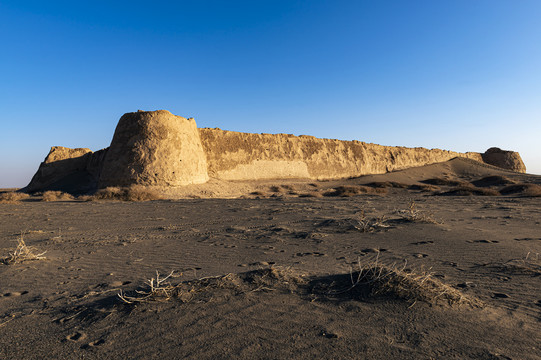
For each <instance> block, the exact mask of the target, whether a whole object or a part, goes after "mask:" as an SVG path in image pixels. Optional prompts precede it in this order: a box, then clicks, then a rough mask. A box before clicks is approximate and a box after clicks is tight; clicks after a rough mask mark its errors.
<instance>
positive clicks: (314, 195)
mask: <svg viewBox="0 0 541 360" xmlns="http://www.w3.org/2000/svg"><path fill="white" fill-rule="evenodd" d="M299 197H305V198H306V197H311V198H320V197H323V194H322V193H320V192H317V191H314V192H309V193H302V194H299Z"/></svg>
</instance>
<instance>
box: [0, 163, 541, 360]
mask: <svg viewBox="0 0 541 360" xmlns="http://www.w3.org/2000/svg"><path fill="white" fill-rule="evenodd" d="M491 174H496V175H498V174H501V173H500V172H498V171H496V170H494V169H492V168H490V167H479V166H477V165H475V164H470V163H468V162H462V163H460V164H456V163H455V164H454V165H453V163H451V164H449V163H446V164H442V165H439V167H437V166H432V167H424V168H419V169H412V170H411V171H409V172H408V171H406V172H400V173H392V174H387V175H377V176H373V177H365V178H361V179H350V180H344V181H342V182H317V183H316V184H315V185H310V184H309V183H308V182H306V183H303V182H300V181H299V182H294V181H293V182H284V184H286V187H287V186H289V188H288V189H289V190H288V191H282V192H279V191H271V190H268V191H266V192H265V193H264V192H261V191H260V192H259V193H258V194H256V195H249V194H247V197H248V198H244V199H181V200H158V201H149V202H117V201H99V202H78V201H59V202H39V201H33V200H32V199H30V200H27V201H22V202H16V203H14V204H0V225H1V227H0V252H1V254H3V255H7V254H8V252H9V251H10V250H11V249H13V248H14V246H15V245H16V244H17V239H19V238H20V236H21V232H23V233H24V235H23V236H24V240H25V241H26V243H27V244H28V245H30V246H33V247H35V248H36V249H37V250H39V251H47V252H46V254H45V256H46V258H47V259H46V260H38V261H28V262H24V263H21V264H13V265H2V264H0V358H1V359H45V358H48V359H83V358H84V359H109V358H113V357H114V358H120V359H125V358H134V359H152V358H160V359H180V358H192V359H227V358H240V359H363V358H365V359H540V358H541V346H540V344H541V255H540V254H541V197H520V196H434V195H432V192H427V191H419V190H412V189H406V188H396V187H395V188H393V187H390V188H387V189H386V193H381V194H360V195H358V196H351V197H327V196H323V197H299V195H303V194H305V195H306V191H308V190H307V189H311V188H313V189H317V191H316V190H313V191H316V192H320V193H324V192H326V191H329V190H328V189H329V188H333V187H336V186H338V184H342V185H347V186H356V185H358V184H361V183H365V184H366V183H368V182H372V181H398V182H401V183H405V184H406V183H407V184H421V183H419V180H423V179H429V178H434V177H440V178H446V179H455V180H460V181H472V180H475V179H478V178H481V177H483V176H487V175H491ZM505 175H506V176H508V177H509V178H512V179H514V181H517V182H518V181H521V182H524V181H527V182H530V183H539V181H540V177H537V176H531V175H523V174H522V175H519V174H510V173H508V172H505ZM253 186H255V187H257V188H260V189H263V188H265V187H266V188H268V184H265V185H261V184H257V185H253ZM275 186H280V183H278V182H275ZM448 188H450V187H446V186H441V190H448ZM284 189H285V188H284ZM274 190H276V189H274ZM290 193H291V194H290ZM273 194H274V197H271V195H273ZM314 196H316V195H314ZM318 196H319V195H318ZM411 201H413V202H414V203H415V206H416V209H417V210H418V211H419V212H420V213H421V214H424V215H426V216H427V217H429V218H430V219H433V220H435V221H434V222H423V221H406V220H404V219H403V217H402V216H400V214H399V213H397V210H406V209H408V208H409V206H410V204H411ZM362 213H364V215H365V217H366V218H377V217H380V218H381V217H382V216H385V218H384V224H385V227H380V228H375V229H373V230H374V231H371V232H361V231H359V230H358V229H355V227H354V225H358V222H356V221H357V219H359V217H360V216H361V214H362ZM376 259H377V261H378V262H380V263H383V264H389V265H391V264H397V266H400V267H401V268H404V269H411V270H412V271H416V272H421V271H429V272H430V273H431V274H432V275H433V277H434V278H437V279H439V280H441V281H442V282H443V283H444V284H447V285H449V286H450V287H452V288H453V289H457V290H459V291H461V292H462V293H464V294H465V295H466V296H469V297H471V298H473V299H478V300H479V301H480V302H482V303H483V304H484V305H483V306H481V307H470V306H468V305H454V306H449V305H447V304H445V303H443V304H441V303H440V304H429V303H426V302H423V301H416V302H415V301H410V300H408V299H398V298H396V297H393V296H367V297H361V298H357V297H355V296H352V295H351V294H349V293H347V292H344V293H343V294H339V295H337V296H325V294H323V293H321V292H320V293H318V292H315V291H310V289H307V288H303V287H297V286H293V285H294V284H293V283H288V284H286V285H287V286H283V285H284V284H283V282H284V279H278V284H277V285H276V286H270V285H269V286H266V287H260V288H253V287H252V288H250V287H249V286H248V287H243V286H240V287H239V289H241V290H239V289H232V288H218V289H214V288H212V287H208V288H201V289H200V290H201V292H200V295H198V296H195V297H193V298H190V299H189V301H182V299H176V298H173V299H169V300H167V301H150V302H144V303H137V304H126V303H124V302H122V301H121V300H120V298H119V297H118V296H117V294H118V293H119V292H120V290H122V291H124V292H126V293H127V294H131V295H135V293H134V290H135V289H138V288H140V287H141V286H142V285H143V284H144V283H145V281H146V280H148V279H150V278H152V277H153V276H155V273H156V271H159V272H160V273H162V274H168V273H170V272H171V271H174V274H173V276H172V277H171V278H170V279H169V280H170V282H171V283H172V284H178V283H180V282H181V281H187V280H193V279H200V278H203V277H210V276H220V275H224V274H228V273H234V274H237V273H243V272H248V271H251V270H256V269H266V268H269V267H274V268H277V269H285V270H287V272H288V273H290V274H293V276H294V277H296V278H299V279H308V280H309V281H310V282H311V283H312V284H317V283H328V282H329V281H330V280H332V279H334V278H336V276H337V275H339V274H348V273H349V272H350V270H351V268H352V267H353V268H355V267H356V266H357V264H358V263H359V262H361V264H369V263H373V262H374V261H376ZM241 279H242V278H241ZM280 281H281V282H282V284H280ZM184 300H186V299H184Z"/></svg>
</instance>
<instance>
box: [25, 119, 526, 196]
mask: <svg viewBox="0 0 541 360" xmlns="http://www.w3.org/2000/svg"><path fill="white" fill-rule="evenodd" d="M457 156H458V157H465V158H469V159H473V160H476V161H479V162H485V163H488V164H491V165H495V166H498V167H500V168H504V169H508V170H512V171H518V172H525V171H526V168H525V166H524V164H523V162H522V160H521V158H520V155H519V154H518V153H516V152H512V151H504V150H500V149H498V148H491V149H489V150H488V151H487V152H485V153H483V154H481V153H475V152H467V153H457V152H453V151H447V150H440V149H430V150H429V149H424V148H406V147H394V146H382V145H376V144H367V143H364V142H360V141H341V140H331V139H318V138H315V137H313V136H304V135H301V136H294V135H289V134H275V135H272V134H249V133H240V132H233V131H223V130H220V129H198V128H197V126H196V124H195V121H194V120H193V119H192V118H189V119H186V118H183V117H181V116H175V115H173V114H171V113H170V112H169V111H166V110H158V111H138V112H133V113H127V114H124V115H123V116H122V117H121V118H120V121H119V122H118V125H117V127H116V130H115V134H114V137H113V140H112V141H111V146H110V147H109V148H106V149H103V150H99V151H96V152H92V151H90V150H89V149H85V148H78V149H69V148H65V147H60V146H55V147H52V148H51V151H50V152H49V154H48V155H47V157H46V158H45V161H44V162H43V163H41V165H40V167H39V169H38V171H37V172H36V174H35V175H34V177H33V178H32V181H31V182H30V184H29V185H28V186H27V187H26V188H25V189H24V190H25V191H28V192H36V191H44V190H63V191H71V192H91V191H94V190H96V189H98V188H105V187H109V186H129V185H134V184H138V185H146V186H183V185H189V184H201V183H205V182H207V181H208V180H209V179H210V178H216V179H221V180H259V179H286V178H307V179H314V180H323V179H339V178H348V177H356V176H361V175H367V174H381V173H385V172H389V171H394V170H401V169H405V168H408V167H414V166H422V165H427V164H432V163H436V162H443V161H447V160H450V159H452V158H454V157H457Z"/></svg>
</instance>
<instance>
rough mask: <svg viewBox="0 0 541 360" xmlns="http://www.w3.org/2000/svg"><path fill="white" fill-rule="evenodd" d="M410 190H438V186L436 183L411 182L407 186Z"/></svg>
mask: <svg viewBox="0 0 541 360" xmlns="http://www.w3.org/2000/svg"><path fill="white" fill-rule="evenodd" d="M408 189H410V190H421V191H425V192H434V191H439V190H440V187H439V186H436V185H430V184H413V185H410V186H409V187H408Z"/></svg>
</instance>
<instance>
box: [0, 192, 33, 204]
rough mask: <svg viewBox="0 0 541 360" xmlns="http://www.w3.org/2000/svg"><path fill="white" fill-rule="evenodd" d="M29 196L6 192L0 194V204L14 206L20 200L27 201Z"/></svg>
mask: <svg viewBox="0 0 541 360" xmlns="http://www.w3.org/2000/svg"><path fill="white" fill-rule="evenodd" d="M29 197H30V195H28V194H27V193H23V192H17V191H8V192H3V193H0V204H14V203H17V202H19V201H21V200H25V199H28V198H29Z"/></svg>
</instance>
